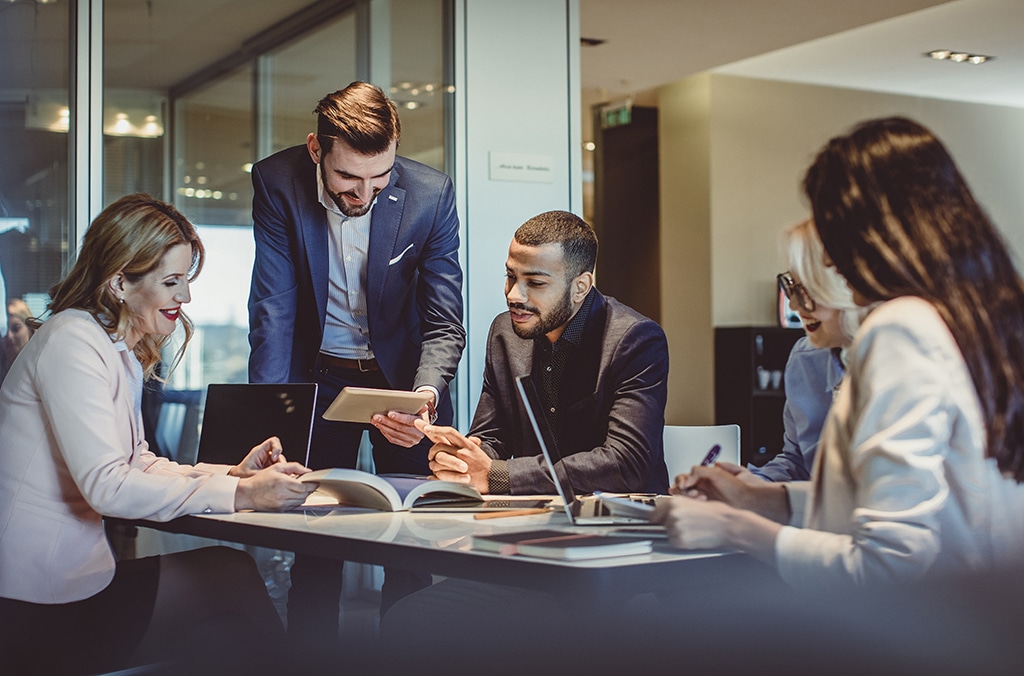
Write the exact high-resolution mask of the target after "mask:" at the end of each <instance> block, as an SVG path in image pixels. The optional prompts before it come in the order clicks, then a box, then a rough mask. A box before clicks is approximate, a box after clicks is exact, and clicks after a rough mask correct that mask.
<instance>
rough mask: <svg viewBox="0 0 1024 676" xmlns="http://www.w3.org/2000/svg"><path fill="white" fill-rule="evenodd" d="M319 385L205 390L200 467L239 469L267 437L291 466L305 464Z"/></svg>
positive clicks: (257, 385)
mask: <svg viewBox="0 0 1024 676" xmlns="http://www.w3.org/2000/svg"><path fill="white" fill-rule="evenodd" d="M316 388H317V386H316V383H291V384H269V383H238V384H213V385H210V386H209V387H208V388H207V390H206V405H205V407H204V410H203V424H202V431H201V433H200V436H199V452H198V454H197V461H198V462H211V463H218V464H223V465H237V464H238V463H239V462H241V461H242V459H243V458H244V457H245V456H246V454H247V453H248V452H249V451H250V450H251V449H252V447H253V446H256V445H257V444H260V443H263V441H264V440H266V439H267V437H274V436H276V437H278V438H280V439H281V447H282V450H283V452H284V455H285V457H286V458H288V460H295V461H298V462H306V455H307V453H308V452H309V440H310V436H311V435H312V432H313V410H314V406H315V404H316Z"/></svg>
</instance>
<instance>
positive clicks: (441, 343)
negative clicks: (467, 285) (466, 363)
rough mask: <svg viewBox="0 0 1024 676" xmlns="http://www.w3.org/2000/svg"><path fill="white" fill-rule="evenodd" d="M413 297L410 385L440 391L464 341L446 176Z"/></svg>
mask: <svg viewBox="0 0 1024 676" xmlns="http://www.w3.org/2000/svg"><path fill="white" fill-rule="evenodd" d="M416 302H417V310H418V312H419V316H420V333H421V336H422V343H421V346H420V360H419V366H418V368H417V369H416V378H415V383H414V385H413V389H415V388H418V387H422V386H424V385H429V386H431V387H433V388H434V389H435V390H437V392H438V393H439V394H440V395H441V396H444V395H445V393H446V392H447V390H448V383H449V382H451V380H452V378H454V377H455V369H456V368H457V367H458V365H459V360H460V359H461V358H462V350H463V348H465V346H466V330H465V328H463V326H462V267H461V266H460V265H459V217H458V215H457V214H456V211H455V191H454V189H453V188H452V182H451V179H450V178H448V177H447V176H445V177H444V185H443V187H442V189H441V193H440V197H439V199H438V202H437V211H436V213H435V214H434V218H433V227H432V228H431V230H430V235H429V237H428V239H427V241H426V243H425V245H424V248H423V256H422V258H421V260H420V265H419V281H418V290H417V294H416Z"/></svg>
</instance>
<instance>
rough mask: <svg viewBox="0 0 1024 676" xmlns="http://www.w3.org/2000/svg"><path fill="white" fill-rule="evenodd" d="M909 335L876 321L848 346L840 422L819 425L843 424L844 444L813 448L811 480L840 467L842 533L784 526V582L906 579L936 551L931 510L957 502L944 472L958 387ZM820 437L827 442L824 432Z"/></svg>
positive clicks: (936, 523) (939, 359)
mask: <svg viewBox="0 0 1024 676" xmlns="http://www.w3.org/2000/svg"><path fill="white" fill-rule="evenodd" d="M918 330H920V329H918ZM914 331H915V330H914V329H908V328H906V327H902V326H899V325H892V324H889V325H882V326H876V327H875V328H874V330H871V331H868V332H867V333H866V334H862V337H861V338H859V339H858V343H856V344H855V345H854V348H853V349H854V350H855V356H854V357H853V359H851V380H850V384H851V387H850V388H848V389H845V390H844V391H841V392H840V399H839V401H838V402H837V404H836V407H837V408H841V407H845V405H846V402H845V401H844V400H846V399H847V398H849V402H850V403H849V406H850V418H849V422H848V423H844V422H842V421H840V420H836V419H835V414H834V415H833V419H832V420H830V421H829V425H840V424H848V426H849V428H850V437H849V438H850V444H849V448H848V449H842V448H831V447H830V448H826V449H825V450H823V453H825V455H824V456H823V457H822V458H820V459H818V461H817V462H818V463H825V464H824V466H823V467H820V468H817V469H818V472H817V473H816V475H815V481H816V482H818V481H821V480H822V479H821V477H822V473H837V474H841V473H842V472H843V471H844V467H845V468H847V469H846V470H845V471H848V472H849V480H850V484H851V485H850V487H849V490H850V491H851V499H852V503H851V506H852V513H850V515H849V524H848V529H847V530H848V532H842V533H834V532H826V531H820V530H812V529H810V528H800V529H797V528H793V527H791V526H786V527H784V528H783V530H782V532H781V533H780V534H779V537H778V538H777V540H776V546H775V552H776V560H777V562H778V567H779V573H780V575H781V576H782V578H783V579H785V580H786V581H788V582H791V583H793V584H799V585H804V584H810V585H820V584H836V583H847V584H849V583H853V584H858V585H863V584H867V583H878V582H893V581H897V580H913V579H916V578H919V577H921V576H922V575H924V574H925V573H926V572H927V571H928V569H929V568H930V567H931V566H932V564H933V563H934V562H935V560H936V558H937V557H938V556H939V553H940V549H941V542H942V532H941V529H940V517H941V513H942V512H943V511H944V510H946V509H956V508H957V507H956V505H955V504H953V501H954V500H955V499H954V498H953V497H952V496H951V493H950V486H949V482H948V480H947V478H946V474H945V471H946V467H945V458H946V457H947V456H948V455H950V440H951V437H952V430H953V425H954V424H957V423H956V421H957V419H958V411H957V404H956V401H955V396H957V395H956V394H955V391H956V390H958V389H959V388H960V387H961V386H963V385H967V384H966V383H964V384H959V383H957V382H956V381H954V380H953V379H952V378H950V377H949V374H950V373H953V372H957V371H958V369H957V367H956V366H955V365H954V364H953V363H952V361H951V360H950V359H949V357H948V356H943V355H942V353H941V351H940V350H937V349H935V348H934V345H931V346H930V345H927V344H922V340H921V339H920V336H917V335H915V333H914ZM926 341H927V339H926ZM953 349H955V348H953ZM960 368H961V369H962V368H963V367H962V366H961V367H960ZM967 386H969V385H967ZM951 393H952V394H951ZM840 402H842V404H841V403H840ZM826 434H827V435H829V436H827V437H826V438H827V439H831V438H832V436H831V430H829V431H827V432H826ZM843 454H846V455H845V457H844V455H843ZM840 463H842V464H840ZM835 480H836V479H835V478H833V481H835ZM821 499H822V501H823V503H824V504H825V507H826V508H828V503H829V501H830V500H833V501H834V500H835V497H834V496H830V495H827V494H825V493H824V492H823V493H822V496H821ZM812 509H813V510H814V511H817V507H816V506H815V507H813V508H812ZM812 519H813V516H812ZM811 525H813V521H812V522H811Z"/></svg>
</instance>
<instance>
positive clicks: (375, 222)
mask: <svg viewBox="0 0 1024 676" xmlns="http://www.w3.org/2000/svg"><path fill="white" fill-rule="evenodd" d="M398 178H399V170H398V165H397V161H396V164H395V168H394V169H393V170H392V173H391V182H390V183H388V187H386V188H384V189H383V190H381V191H380V194H379V195H377V202H376V204H374V205H373V215H372V216H371V217H370V250H369V252H368V253H367V258H368V260H367V263H366V287H367V288H366V311H367V313H368V314H369V316H370V324H371V326H372V325H373V317H374V316H375V315H376V314H377V311H378V310H379V309H380V306H381V302H382V299H383V297H384V284H385V282H386V281H387V276H388V268H389V267H390V265H391V260H392V258H393V257H394V256H395V255H397V254H398V253H405V252H396V251H395V242H396V241H397V240H398V231H399V228H400V227H401V224H402V212H403V211H404V209H405V190H403V189H402V188H399V187H397V185H396V184H397V182H398ZM417 253H419V252H417Z"/></svg>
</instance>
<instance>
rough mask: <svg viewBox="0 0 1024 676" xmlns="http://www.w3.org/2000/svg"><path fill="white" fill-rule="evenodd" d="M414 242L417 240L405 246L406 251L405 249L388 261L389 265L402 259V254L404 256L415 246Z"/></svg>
mask: <svg viewBox="0 0 1024 676" xmlns="http://www.w3.org/2000/svg"><path fill="white" fill-rule="evenodd" d="M414 244H415V242H414V243H413V244H410V245H409V246H407V247H405V251H403V252H402V253H400V254H398V255H397V256H395V257H394V258H392V259H391V260H389V261H388V265H394V264H395V263H397V262H398V261H400V260H402V256H404V255H405V254H406V253H407V252H408V251H409V249H411V248H412V247H413V245H414Z"/></svg>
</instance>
